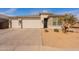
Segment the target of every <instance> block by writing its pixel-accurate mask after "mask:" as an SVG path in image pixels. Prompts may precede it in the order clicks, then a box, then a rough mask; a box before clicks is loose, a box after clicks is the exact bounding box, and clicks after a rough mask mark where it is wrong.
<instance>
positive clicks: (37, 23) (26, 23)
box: [22, 18, 43, 28]
mask: <svg viewBox="0 0 79 59" xmlns="http://www.w3.org/2000/svg"><path fill="white" fill-rule="evenodd" d="M22 22H23V28H43V24H42V21H41V20H40V18H38V19H36V20H35V19H34V18H32V19H31V18H30V19H23V21H22Z"/></svg>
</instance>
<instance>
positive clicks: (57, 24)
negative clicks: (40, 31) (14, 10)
mask: <svg viewBox="0 0 79 59" xmlns="http://www.w3.org/2000/svg"><path fill="white" fill-rule="evenodd" d="M48 16H50V17H49V19H48V28H61V25H62V19H61V18H63V17H64V15H55V14H52V13H40V14H38V15H32V16H9V28H44V18H47V17H48ZM60 19H61V21H60Z"/></svg>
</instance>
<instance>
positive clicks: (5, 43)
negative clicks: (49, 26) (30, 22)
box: [0, 29, 42, 51]
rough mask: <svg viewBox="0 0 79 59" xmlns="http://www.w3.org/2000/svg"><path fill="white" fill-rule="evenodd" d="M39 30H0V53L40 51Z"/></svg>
mask: <svg viewBox="0 0 79 59" xmlns="http://www.w3.org/2000/svg"><path fill="white" fill-rule="evenodd" d="M41 46H42V40H41V29H5V30H0V51H1V50H2V51H27V50H40V47H41Z"/></svg>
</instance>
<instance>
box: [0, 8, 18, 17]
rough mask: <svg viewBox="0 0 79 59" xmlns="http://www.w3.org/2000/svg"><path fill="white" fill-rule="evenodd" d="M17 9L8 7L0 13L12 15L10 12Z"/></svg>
mask: <svg viewBox="0 0 79 59" xmlns="http://www.w3.org/2000/svg"><path fill="white" fill-rule="evenodd" d="M16 10H17V9H16V8H10V9H8V10H6V11H4V12H0V14H4V15H7V16H14V15H12V13H14V12H15V11H16Z"/></svg>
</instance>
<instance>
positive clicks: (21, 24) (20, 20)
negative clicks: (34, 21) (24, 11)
mask: <svg viewBox="0 0 79 59" xmlns="http://www.w3.org/2000/svg"><path fill="white" fill-rule="evenodd" d="M18 20H19V23H20V26H21V29H22V28H23V23H22V18H19V19H18Z"/></svg>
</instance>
